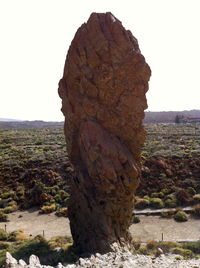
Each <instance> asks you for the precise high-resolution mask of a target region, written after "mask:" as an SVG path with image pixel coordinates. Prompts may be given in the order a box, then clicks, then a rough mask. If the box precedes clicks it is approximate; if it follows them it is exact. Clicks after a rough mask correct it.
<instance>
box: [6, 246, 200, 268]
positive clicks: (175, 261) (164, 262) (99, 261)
mask: <svg viewBox="0 0 200 268" xmlns="http://www.w3.org/2000/svg"><path fill="white" fill-rule="evenodd" d="M177 257H178V258H177ZM182 258H183V257H182V256H179V255H175V254H168V255H164V254H161V255H160V256H159V257H155V256H146V255H137V254H136V255H134V254H132V253H131V252H130V251H128V250H127V249H122V250H121V251H118V252H109V253H107V254H103V255H101V254H99V253H96V254H95V255H91V256H90V258H80V259H79V260H78V261H77V262H76V263H75V264H64V265H62V264H61V263H59V264H58V265H57V266H56V267H55V268H88V267H92V268H133V267H137V268H150V267H153V268H169V267H170V268H198V267H200V259H190V260H183V259H182ZM29 262H30V264H29V265H26V264H25V262H23V261H22V260H21V261H19V262H17V261H16V260H15V259H14V258H13V257H12V256H11V255H10V254H9V253H7V260H6V268H11V267H12V268H54V267H52V266H49V265H41V264H40V262H39V259H38V257H37V256H34V255H31V257H30V261H29ZM34 262H35V263H34Z"/></svg>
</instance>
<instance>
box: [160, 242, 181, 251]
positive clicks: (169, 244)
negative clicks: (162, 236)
mask: <svg viewBox="0 0 200 268" xmlns="http://www.w3.org/2000/svg"><path fill="white" fill-rule="evenodd" d="M175 247H180V244H179V243H177V242H174V241H162V242H160V243H159V248H161V249H162V250H163V252H164V253H168V252H169V251H170V249H171V248H175Z"/></svg>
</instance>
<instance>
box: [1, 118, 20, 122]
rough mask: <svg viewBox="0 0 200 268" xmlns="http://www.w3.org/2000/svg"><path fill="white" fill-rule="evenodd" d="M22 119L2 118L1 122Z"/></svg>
mask: <svg viewBox="0 0 200 268" xmlns="http://www.w3.org/2000/svg"><path fill="white" fill-rule="evenodd" d="M20 121H22V120H18V119H12V118H0V122H20Z"/></svg>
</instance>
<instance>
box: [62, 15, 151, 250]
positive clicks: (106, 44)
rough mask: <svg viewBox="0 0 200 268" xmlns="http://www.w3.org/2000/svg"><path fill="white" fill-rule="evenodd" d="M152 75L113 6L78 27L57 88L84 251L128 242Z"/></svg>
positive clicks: (77, 238) (76, 234)
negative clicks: (113, 11)
mask: <svg viewBox="0 0 200 268" xmlns="http://www.w3.org/2000/svg"><path fill="white" fill-rule="evenodd" d="M150 75H151V70H150V68H149V66H148V64H147V63H146V62H145V58H144V57H143V56H142V54H141V52H140V49H139V46H138V42H137V40H136V39H135V37H134V36H133V35H132V34H131V32H130V31H127V30H125V28H124V27H123V26H122V24H121V22H120V21H119V20H118V19H116V18H115V17H114V16H113V15H112V14H111V13H92V14H91V16H90V18H89V20H88V22H87V23H84V24H83V25H82V26H81V27H80V28H79V29H78V31H77V33H76V35H75V37H74V39H73V41H72V43H71V46H70V48H69V51H68V55H67V59H66V62H65V67H64V74H63V78H62V79H61V80H60V82H59V95H60V97H61V98H62V112H63V114H64V116H65V136H66V142H67V150H68V154H69V157H70V160H71V162H72V164H73V166H74V170H75V175H74V178H73V179H72V180H70V182H69V184H70V189H71V198H70V202H69V207H68V208H69V219H70V227H71V233H72V236H73V239H74V244H75V246H78V247H79V249H80V251H81V252H100V253H104V252H108V251H110V250H113V249H112V244H113V243H114V242H117V243H118V245H119V247H120V246H123V245H125V244H129V243H130V241H131V239H130V235H129V233H128V227H129V225H130V223H131V219H132V210H133V203H134V202H133V200H134V191H135V189H136V187H137V185H138V183H139V180H140V148H141V146H142V145H143V142H144V140H145V131H144V129H143V127H142V120H143V118H144V110H145V109H146V108H147V102H146V97H145V93H146V91H147V90H148V81H149V78H150Z"/></svg>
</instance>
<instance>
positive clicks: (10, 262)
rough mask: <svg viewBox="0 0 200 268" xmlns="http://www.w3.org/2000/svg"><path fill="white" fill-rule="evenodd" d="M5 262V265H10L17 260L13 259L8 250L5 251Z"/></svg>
mask: <svg viewBox="0 0 200 268" xmlns="http://www.w3.org/2000/svg"><path fill="white" fill-rule="evenodd" d="M6 264H7V267H12V265H13V264H17V260H15V258H13V256H12V255H11V254H10V253H9V252H6Z"/></svg>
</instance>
